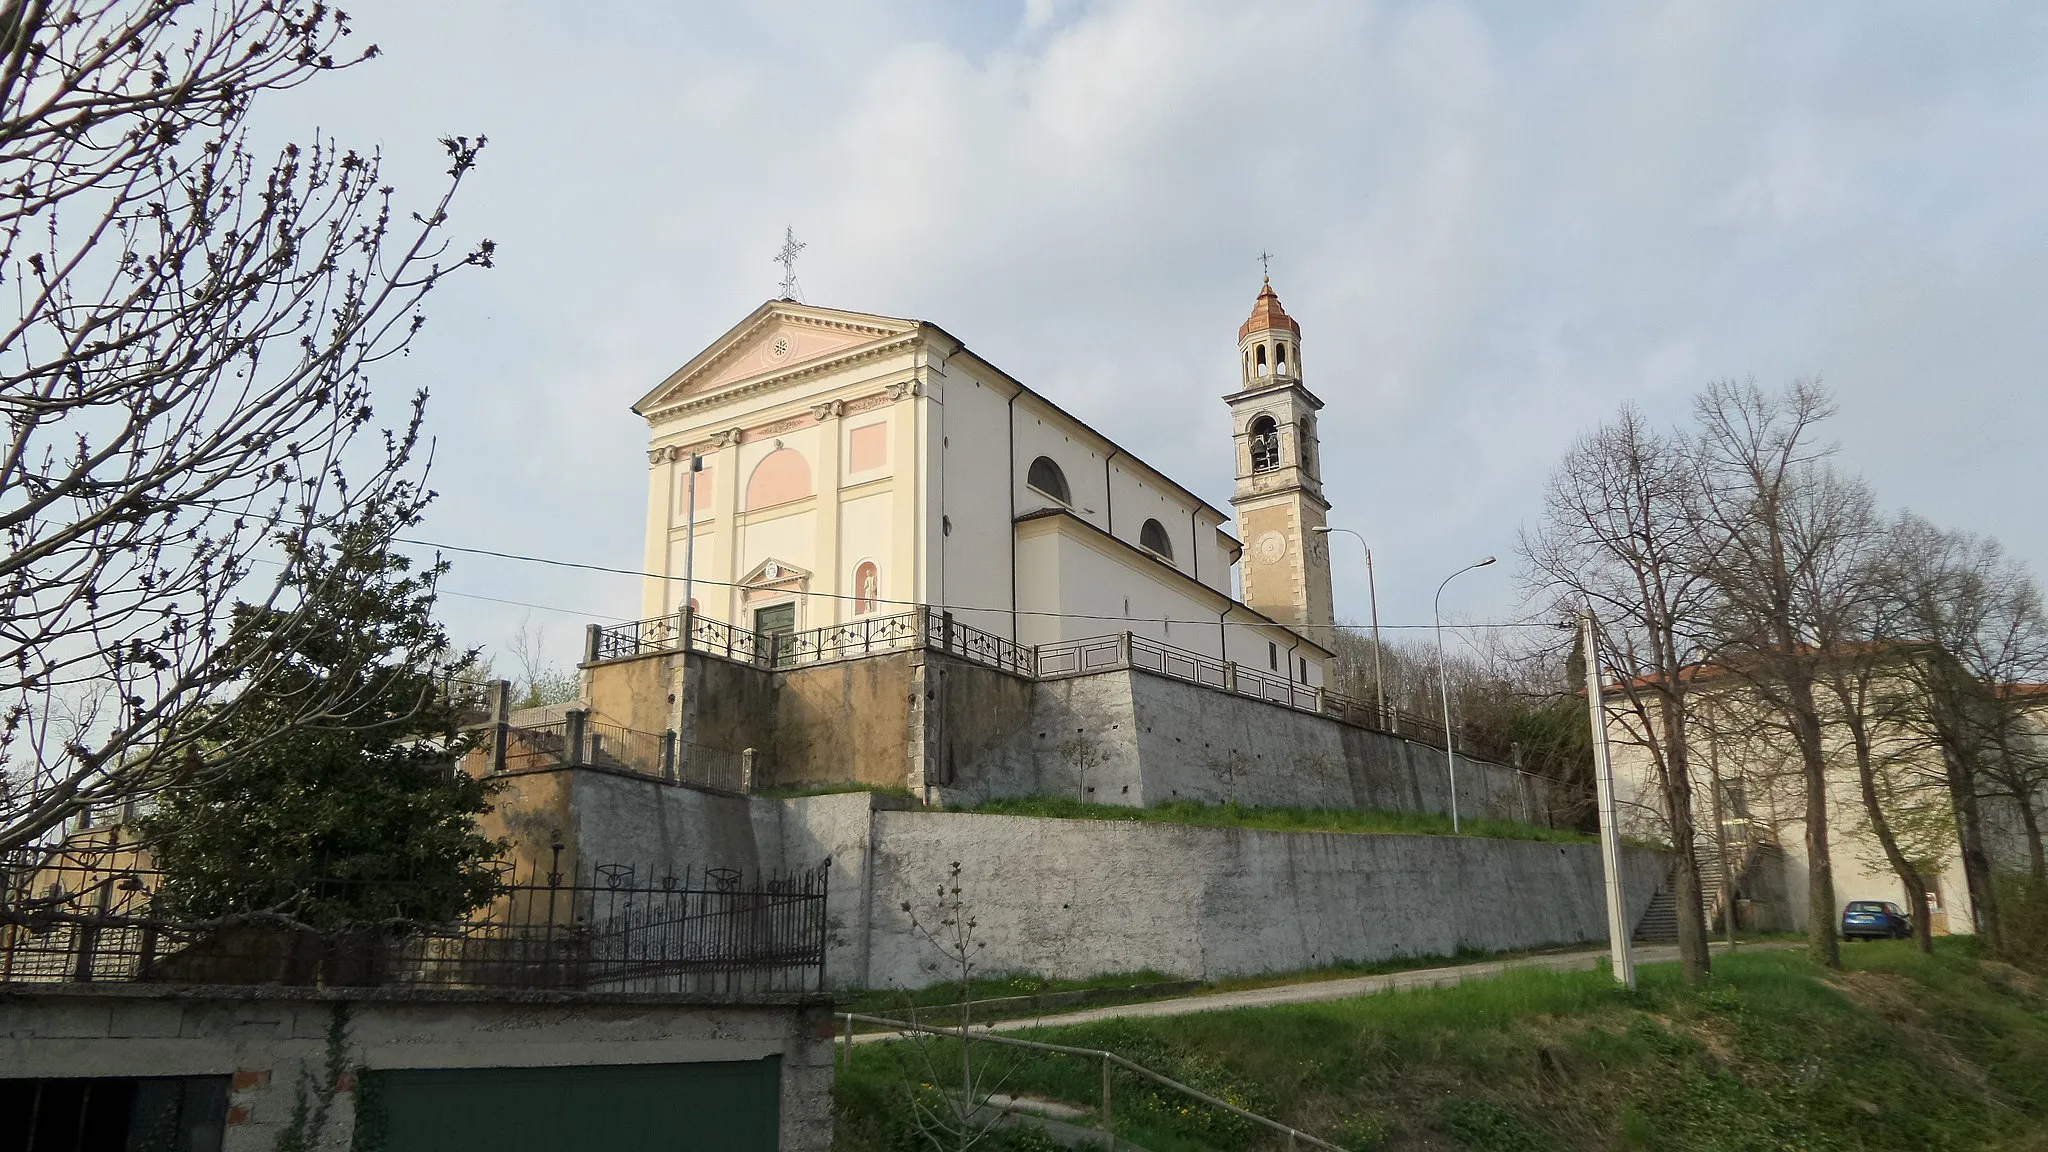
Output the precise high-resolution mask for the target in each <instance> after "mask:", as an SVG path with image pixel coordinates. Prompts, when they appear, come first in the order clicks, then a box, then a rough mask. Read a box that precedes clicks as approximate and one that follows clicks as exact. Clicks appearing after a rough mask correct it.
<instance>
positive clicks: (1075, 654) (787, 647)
mask: <svg viewBox="0 0 2048 1152" xmlns="http://www.w3.org/2000/svg"><path fill="white" fill-rule="evenodd" d="M686 630H687V634H688V640H689V648H690V649H691V650H692V651H697V652H705V653H709V654H711V655H715V656H723V657H725V658H727V659H731V660H736V661H739V662H741V663H746V664H754V665H757V666H760V667H765V668H773V669H777V670H785V669H790V668H800V667H804V666H807V665H812V664H825V663H830V662H833V661H837V660H855V659H860V658H862V657H866V656H872V655H876V654H879V653H884V652H894V651H901V650H904V649H909V648H918V647H923V648H935V649H938V650H940V651H944V652H946V653H948V654H951V655H954V656H959V657H961V658H962V659H966V660H971V661H974V662H975V663H978V664H982V665H984V666H987V667H990V668H997V669H1000V670H1002V671H1005V672H1009V673H1011V674H1013V675H1017V676H1024V677H1028V678H1031V679H1035V680H1057V679H1064V678H1066V677H1070V676H1086V675H1090V674H1093V673H1096V672H1107V671H1113V670H1117V669H1123V668H1134V669H1139V670H1142V671H1146V672H1151V673H1154V674H1156V675H1160V676H1166V677H1170V678H1172V679H1175V680H1181V681H1185V682H1187V683H1190V684H1200V685H1202V686H1203V687H1206V688H1214V689H1218V690H1221V691H1225V692H1232V693H1235V694H1237V695H1240V696H1247V697H1250V698H1252V699H1254V700H1263V701H1266V702H1267V703H1271V704H1278V705H1280V706H1282V707H1286V708H1292V709H1295V710H1296V711H1301V712H1315V713H1320V714H1322V715H1325V716H1329V717H1332V718H1333V719H1337V720H1341V721H1343V722H1344V723H1347V724H1351V725H1354V726H1357V727H1362V728H1372V729H1376V730H1379V731H1383V732H1391V733H1394V734H1396V735H1400V736H1405V737H1408V738H1410V739H1413V740H1416V741H1418V742H1420V743H1425V744H1433V745H1435V746H1436V747H1439V748H1441V747H1443V746H1444V741H1445V735H1444V727H1443V723H1442V720H1441V718H1435V717H1430V716H1424V715H1417V714H1414V713H1409V712H1403V711H1400V710H1398V709H1393V708H1389V709H1387V710H1386V711H1385V712H1384V713H1383V712H1381V711H1380V710H1379V709H1378V708H1377V707H1376V706H1375V705H1374V704H1372V703H1370V702H1367V701H1363V700H1357V699H1354V698H1352V697H1349V696H1345V695H1342V694H1340V693H1336V692H1331V691H1328V690H1327V689H1322V688H1317V687H1315V686H1313V685H1309V684H1305V683H1303V682H1301V681H1299V680H1293V679H1289V678H1287V677H1284V676H1276V675H1273V674H1272V673H1270V672H1263V671H1260V670H1258V669H1256V668H1250V667H1246V666H1244V665H1241V664H1236V663H1231V662H1226V661H1222V660H1218V659H1216V658H1214V657H1210V656H1204V655H1202V654H1200V653H1197V652H1191V651H1188V650H1187V649H1184V648H1178V647H1175V646H1174V645H1171V644H1164V643H1161V642H1159V641H1156V640H1151V639H1147V638H1146V637H1143V636H1138V635H1135V634H1133V633H1129V632H1125V633H1120V634H1112V635H1108V636H1090V637H1085V638H1082V639H1077V640H1063V641H1059V642H1057V643H1053V644H1040V645H1025V644H1018V643H1016V642H1015V641H1012V640H1008V639H1006V638H1004V637H1001V636H998V635H996V634H994V633H992V632H987V631H984V630H982V629H980V628H976V627H974V626H972V625H970V624H967V623H965V622H963V621H961V620H958V619H956V618H954V616H953V615H952V614H951V613H949V612H945V611H943V610H940V609H937V608H931V607H922V608H915V609H912V610H910V611H908V612H898V613H894V614H891V615H888V616H868V617H861V618H858V619H855V620H850V621H847V622H846V623H843V624H833V625H828V626H826V627H823V628H812V629H807V630H805V631H802V632H784V633H755V632H750V631H747V630H746V629H744V628H740V627H737V626H735V625H731V624H724V623H721V622H719V621H715V620H706V619H704V618H703V617H701V616H697V615H696V614H694V613H690V614H678V615H674V616H666V617H658V618H656V619H653V620H639V621H634V622H633V623H630V624H619V625H614V626H612V627H609V628H593V629H592V636H593V637H594V639H593V641H592V642H591V644H590V653H589V655H590V658H591V659H593V660H615V659H625V658H628V657H631V656H638V655H644V654H647V653H650V652H660V651H674V650H675V649H676V648H677V647H679V643H678V642H679V641H680V640H681V639H682V638H683V637H684V635H685V631H686ZM1468 741H1470V743H1469V746H1468ZM1459 751H1460V752H1466V751H1469V752H1470V753H1471V754H1472V755H1474V756H1475V757H1478V758H1481V759H1489V760H1495V761H1499V762H1503V763H1505V762H1506V761H1507V759H1509V757H1508V755H1507V753H1506V751H1505V750H1504V749H1499V748H1494V747H1491V746H1489V745H1487V744H1485V743H1483V742H1481V741H1476V740H1471V739H1470V737H1469V736H1468V735H1464V734H1461V735H1460V737H1459ZM721 786H722V785H721Z"/></svg>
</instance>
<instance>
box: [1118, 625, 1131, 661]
mask: <svg viewBox="0 0 2048 1152" xmlns="http://www.w3.org/2000/svg"><path fill="white" fill-rule="evenodd" d="M1116 665H1117V667H1119V668H1129V667H1130V666H1131V634H1130V633H1129V632H1119V633H1117V634H1116Z"/></svg>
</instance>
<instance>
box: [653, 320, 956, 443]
mask: <svg viewBox="0 0 2048 1152" xmlns="http://www.w3.org/2000/svg"><path fill="white" fill-rule="evenodd" d="M917 327H918V325H917V322H916V321H913V320H898V319H895V318H893V317H889V316H874V315H870V314H868V313H864V312H841V311H838V310H837V309H831V308H813V307H811V306H809V305H805V304H796V303H793V302H791V301H787V300H775V301H770V302H769V303H767V304H764V305H762V306H761V307H760V308H758V309H755V311H754V314H753V315H751V316H749V317H747V319H745V320H743V321H741V322H740V323H739V324H738V325H736V326H735V327H734V328H733V329H732V330H731V331H729V332H727V333H726V334H725V335H724V336H721V337H719V338H718V340H716V341H715V342H713V343H712V344H711V346H710V347H708V348H706V349H704V351H702V352H700V353H698V354H697V355H696V356H695V357H693V358H692V359H691V360H690V362H689V363H688V364H685V365H683V366H682V367H681V368H679V369H677V370H676V371H675V372H674V373H673V374H672V375H670V376H669V378H668V379H667V380H664V381H662V383H661V386H660V387H658V388H656V389H654V391H652V392H649V393H648V394H647V395H646V396H644V397H642V398H641V399H640V402H639V403H637V404H635V405H633V410H634V411H635V412H638V413H640V414H641V415H643V416H652V415H653V414H654V413H655V412H656V411H657V410H660V409H663V408H668V407H671V406H673V405H676V404H680V403H683V402H685V401H688V400H693V399H696V398H698V397H700V396H709V395H712V394H715V393H718V392H722V391H725V390H726V389H728V388H732V387H735V386H737V385H741V384H745V383H748V382H750V381H759V380H768V379H773V378H774V377H776V376H778V375H781V374H784V373H793V372H797V371H800V370H805V369H811V368H816V367H820V366H822V365H826V364H830V363H832V362H834V361H836V360H840V359H843V358H845V357H847V356H849V355H853V354H858V353H859V352H860V351H861V350H863V349H865V348H868V347H869V346H872V345H879V344H887V343H891V342H893V341H896V340H899V339H901V338H902V337H904V336H906V335H909V334H911V333H913V332H915V331H916V330H917Z"/></svg>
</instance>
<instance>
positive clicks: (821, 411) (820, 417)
mask: <svg viewBox="0 0 2048 1152" xmlns="http://www.w3.org/2000/svg"><path fill="white" fill-rule="evenodd" d="M845 414H846V402H845V401H844V400H827V401H826V402H825V403H823V404H813V405H811V417H812V419H815V420H817V421H819V422H820V423H822V422H824V421H826V420H835V419H837V418H839V417H840V416H843V415H845Z"/></svg>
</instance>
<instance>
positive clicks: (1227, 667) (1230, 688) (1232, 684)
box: [1223, 660, 1237, 692]
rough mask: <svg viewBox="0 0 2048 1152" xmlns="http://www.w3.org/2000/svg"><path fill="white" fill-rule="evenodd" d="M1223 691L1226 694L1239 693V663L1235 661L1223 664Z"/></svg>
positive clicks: (1226, 661)
mask: <svg viewBox="0 0 2048 1152" xmlns="http://www.w3.org/2000/svg"><path fill="white" fill-rule="evenodd" d="M1223 690H1224V691H1225V692H1235V691H1237V661H1235V660H1225V661H1224V662H1223Z"/></svg>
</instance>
